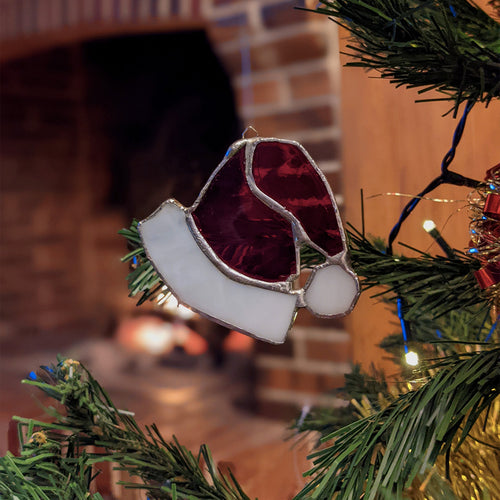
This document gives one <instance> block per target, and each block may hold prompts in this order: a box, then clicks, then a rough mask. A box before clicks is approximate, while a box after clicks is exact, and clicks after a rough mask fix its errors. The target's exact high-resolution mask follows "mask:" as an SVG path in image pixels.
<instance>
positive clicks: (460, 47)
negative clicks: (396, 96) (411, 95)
mask: <svg viewBox="0 0 500 500" xmlns="http://www.w3.org/2000/svg"><path fill="white" fill-rule="evenodd" d="M320 4H321V6H319V7H318V8H317V9H316V10H315V12H318V13H320V14H324V15H327V16H329V17H330V18H331V19H332V20H333V21H335V22H336V23H338V24H339V25H341V26H343V27H344V28H345V29H347V30H348V31H349V32H350V33H351V35H352V40H353V42H352V43H351V44H349V45H347V48H348V49H350V51H351V52H349V53H348V54H347V55H349V56H351V57H352V58H353V59H354V61H352V62H349V63H347V66H360V67H363V68H368V69H375V70H377V71H378V72H380V74H381V76H382V77H383V78H388V79H389V80H390V81H391V83H393V84H395V85H396V86H398V87H399V86H402V85H405V86H406V87H408V88H418V89H419V93H425V92H428V91H430V90H436V91H437V92H439V93H440V94H441V95H442V97H441V98H440V99H436V98H434V97H432V98H429V99H427V100H449V101H454V102H455V106H454V109H455V112H456V111H457V110H458V107H459V105H460V103H462V102H464V101H470V102H474V101H481V102H485V103H486V104H488V103H489V102H490V101H491V100H492V99H496V98H498V97H500V64H499V55H500V24H499V23H498V22H497V21H496V20H495V19H493V18H491V17H490V16H488V15H487V14H486V13H485V12H484V11H483V10H481V9H480V8H479V7H477V6H476V5H475V4H474V3H473V2H471V1H468V0H454V1H453V2H449V1H444V0H431V1H424V0H415V1H412V0H392V1H390V2H388V1H386V0H320ZM424 100H425V99H424Z"/></svg>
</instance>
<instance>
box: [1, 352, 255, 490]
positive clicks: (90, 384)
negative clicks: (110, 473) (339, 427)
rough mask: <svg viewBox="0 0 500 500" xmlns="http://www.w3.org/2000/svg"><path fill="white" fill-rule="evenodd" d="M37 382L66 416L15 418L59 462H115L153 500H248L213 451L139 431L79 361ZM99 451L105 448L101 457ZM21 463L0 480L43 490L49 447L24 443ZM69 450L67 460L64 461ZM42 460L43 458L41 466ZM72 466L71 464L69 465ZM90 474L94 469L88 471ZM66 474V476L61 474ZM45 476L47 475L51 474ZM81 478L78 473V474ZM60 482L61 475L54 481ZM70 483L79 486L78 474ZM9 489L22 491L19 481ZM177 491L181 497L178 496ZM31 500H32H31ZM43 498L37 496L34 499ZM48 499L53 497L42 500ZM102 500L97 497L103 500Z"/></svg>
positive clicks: (151, 430) (64, 363) (48, 370)
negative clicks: (18, 475) (17, 476)
mask: <svg viewBox="0 0 500 500" xmlns="http://www.w3.org/2000/svg"><path fill="white" fill-rule="evenodd" d="M41 368H42V372H41V373H40V374H39V375H37V376H36V379H34V380H33V379H30V380H25V381H24V382H25V383H27V384H30V385H33V386H36V387H38V388H39V389H40V390H41V391H43V392H44V393H45V394H46V395H48V396H50V397H51V398H53V399H55V400H56V401H58V402H59V403H61V404H62V405H64V407H65V412H64V413H63V412H60V411H59V410H56V409H54V408H47V412H48V413H49V414H50V415H51V416H52V417H53V418H54V422H52V423H45V422H34V421H32V420H29V419H24V418H19V417H15V419H16V420H18V421H19V422H20V425H21V426H27V427H28V428H29V431H28V435H31V434H32V432H33V430H34V429H36V431H37V433H41V434H43V436H44V439H45V440H46V441H47V442H49V443H51V445H53V446H55V448H56V452H55V457H57V461H56V460H54V463H60V462H61V460H62V462H61V463H63V464H64V463H66V462H67V461H68V460H70V459H72V460H73V461H74V462H75V463H76V461H78V460H81V461H82V462H81V463H82V465H81V467H80V469H81V468H82V467H84V466H85V467H88V466H89V465H93V464H98V463H102V462H112V463H114V464H116V466H117V469H119V470H123V471H126V472H127V473H128V474H129V475H130V476H137V477H139V478H140V480H141V482H140V483H139V484H137V483H133V484H132V483H126V484H127V485H128V486H130V487H134V488H141V489H144V490H146V491H147V492H148V495H149V497H150V498H154V499H171V498H179V499H191V498H197V499H198V498H199V499H220V500H249V498H248V497H247V496H246V495H245V493H244V492H243V490H242V488H241V487H240V486H239V485H238V483H237V482H236V480H235V479H234V477H233V476H232V475H231V473H229V475H228V476H226V475H223V474H221V473H219V471H218V470H217V467H216V466H215V464H214V461H213V459H212V457H211V455H210V452H209V450H208V448H206V447H205V446H202V447H201V448H200V452H199V454H198V455H197V456H194V455H193V454H192V453H191V452H190V451H188V450H187V449H186V448H185V447H184V446H182V445H180V444H179V442H178V441H177V440H176V439H175V437H174V438H173V441H166V440H165V439H164V438H163V437H162V436H161V434H160V432H159V430H158V428H157V427H156V426H155V425H152V426H151V427H146V428H145V429H144V430H143V429H142V428H141V427H140V426H139V425H138V424H137V422H136V421H135V419H134V417H133V414H131V413H130V412H125V411H122V410H119V409H118V408H116V407H115V406H114V404H113V402H112V401H111V399H110V398H109V396H108V395H107V394H106V392H105V391H104V390H103V389H102V387H101V386H100V385H99V384H98V382H97V381H96V380H95V379H94V378H93V377H92V376H91V374H90V373H89V372H88V371H87V370H86V369H85V368H84V367H83V366H81V365H80V364H79V363H78V362H75V361H73V360H67V359H66V360H61V361H60V362H59V363H57V364H56V365H53V366H52V367H41ZM94 447H98V448H100V449H103V451H102V452H100V453H97V452H95V451H93V450H95V448H94ZM23 448H24V449H25V450H28V451H26V452H23V455H22V456H21V457H20V458H12V457H11V456H10V457H9V456H8V457H6V459H7V460H9V462H8V463H5V464H4V468H3V469H0V479H3V478H2V473H3V476H4V477H5V478H6V481H7V482H9V479H8V478H12V477H13V475H14V474H15V473H16V471H17V470H21V471H22V475H23V477H24V478H26V477H30V478H31V479H30V481H31V483H32V484H33V485H34V486H33V487H34V488H37V487H39V486H40V487H42V486H43V484H44V483H43V480H45V479H44V478H45V476H44V475H43V474H42V477H41V479H40V480H39V476H40V471H43V470H44V467H42V466H41V464H40V461H41V460H42V459H43V460H45V459H47V457H48V455H46V454H44V453H42V452H43V451H45V448H40V449H37V450H35V454H34V455H33V452H34V450H33V449H32V448H29V447H27V446H26V443H23ZM63 450H68V451H67V456H66V457H63V455H62V453H63ZM37 457H41V458H40V461H37V460H38V459H37ZM64 460H66V462H65V461H64ZM89 470H90V469H89ZM60 473H61V474H64V473H65V469H61V470H60ZM44 474H45V473H44ZM75 474H76V471H75ZM55 477H56V478H57V476H55ZM71 479H72V480H74V477H73V473H72V475H71ZM10 482H11V483H12V482H14V484H18V483H19V481H17V482H16V481H13V480H12V479H10ZM173 492H175V493H173ZM24 498H25V497H24ZM34 498H37V497H34ZM40 498H48V497H43V496H42V497H40ZM50 498H68V499H69V498H75V499H76V498H78V499H80V498H82V500H83V498H87V497H83V496H82V497H78V496H74V497H71V496H60V497H57V496H52V497H50ZM98 498H99V497H95V500H97V499H98Z"/></svg>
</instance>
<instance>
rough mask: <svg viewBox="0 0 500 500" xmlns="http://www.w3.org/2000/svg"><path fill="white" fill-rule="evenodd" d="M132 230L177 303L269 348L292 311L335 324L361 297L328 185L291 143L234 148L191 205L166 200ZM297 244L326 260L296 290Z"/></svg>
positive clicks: (245, 142) (247, 142)
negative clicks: (302, 311) (333, 320)
mask: <svg viewBox="0 0 500 500" xmlns="http://www.w3.org/2000/svg"><path fill="white" fill-rule="evenodd" d="M139 233H140V235H141V238H142V242H143V245H144V248H145V250H146V252H147V254H148V257H149V259H150V260H151V262H152V263H153V265H154V266H155V268H156V270H157V272H158V274H159V275H160V276H161V278H162V279H163V280H164V282H165V284H166V285H167V286H168V288H169V289H170V291H171V292H172V293H173V294H174V295H175V296H176V297H177V299H178V300H179V302H180V303H182V304H184V305H186V306H188V307H190V308H191V309H193V310H195V311H197V312H198V313H200V314H201V315H203V316H206V317H208V318H210V319H212V320H213V321H216V322H217V323H220V324H223V325H226V326H228V327H229V328H232V329H235V330H238V331H240V332H243V333H246V334H248V335H251V336H252V337H256V338H259V339H262V340H267V341H268V342H272V343H275V344H279V343H282V342H284V340H285V337H286V334H287V332H288V331H289V330H290V328H291V326H292V324H293V322H294V319H295V316H296V313H297V309H298V308H299V307H306V308H307V309H309V311H311V312H312V313H313V314H315V315H316V316H319V317H324V318H334V317H338V316H343V315H345V314H347V313H349V312H350V311H351V310H352V308H353V307H354V304H355V303H356V300H357V298H358V295H359V284H358V280H357V278H356V275H355V274H354V272H353V271H352V269H351V268H350V267H349V263H348V258H347V248H346V241H345V235H344V231H343V228H342V223H341V220H340V217H339V213H338V209H337V206H336V204H335V200H334V198H333V195H332V192H331V190H330V187H329V186H328V184H327V182H326V179H325V177H324V176H323V174H322V173H321V171H320V170H319V168H318V167H317V166H316V164H315V163H314V161H313V160H312V158H311V157H310V156H309V154H308V153H307V151H306V150H305V149H304V148H303V147H302V145H301V144H299V143H298V142H295V141H288V140H282V139H275V138H263V137H253V138H248V139H247V138H243V139H242V140H239V141H237V142H235V143H233V144H232V145H231V146H230V148H229V150H228V151H227V153H226V155H225V157H224V159H223V160H222V162H221V163H220V164H219V166H218V167H217V168H216V169H215V171H214V172H213V174H212V175H211V177H210V178H209V180H208V182H207V183H206V185H205V186H204V187H203V189H202V190H201V192H200V194H199V196H198V198H197V200H196V201H195V203H194V204H193V205H192V206H191V207H189V208H186V207H183V206H182V205H181V204H180V203H179V202H177V201H176V200H174V199H169V200H167V201H165V202H164V203H163V204H162V205H161V206H160V207H159V208H158V209H157V210H156V211H155V212H154V213H153V214H152V215H150V216H149V217H148V218H147V219H145V220H143V221H142V222H141V223H140V224H139ZM304 245H307V246H308V247H310V248H312V249H314V250H316V251H317V252H319V253H320V254H322V255H323V256H324V258H325V261H324V262H323V263H322V264H320V265H318V266H316V267H314V268H313V269H312V271H311V274H310V276H309V278H308V280H307V282H306V284H305V286H304V287H303V288H300V289H296V288H294V282H295V281H296V279H297V277H298V275H299V273H300V249H301V247H303V246H304Z"/></svg>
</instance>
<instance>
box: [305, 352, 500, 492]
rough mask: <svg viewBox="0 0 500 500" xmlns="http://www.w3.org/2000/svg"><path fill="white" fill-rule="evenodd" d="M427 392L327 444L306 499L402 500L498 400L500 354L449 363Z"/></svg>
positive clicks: (317, 457) (441, 365)
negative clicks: (408, 489) (404, 493)
mask: <svg viewBox="0 0 500 500" xmlns="http://www.w3.org/2000/svg"><path fill="white" fill-rule="evenodd" d="M432 368H433V369H435V370H438V371H437V373H436V375H435V376H434V377H432V378H431V379H430V380H429V381H428V382H427V383H426V384H425V385H423V386H422V387H420V388H418V389H416V390H413V391H410V392H408V393H406V394H402V395H400V396H399V398H398V399H397V400H396V401H394V402H393V403H391V404H390V405H389V406H388V407H386V408H385V409H383V410H380V411H378V412H376V413H374V414H373V415H371V416H369V417H366V418H363V419H361V420H358V421H356V422H353V423H352V424H350V425H348V426H346V427H343V428H341V429H339V430H337V431H335V432H333V433H331V434H329V435H328V436H325V437H324V438H323V442H324V443H325V444H327V445H328V446H327V447H326V448H324V449H321V450H319V451H317V452H315V453H314V454H313V455H311V457H310V458H311V459H313V460H314V462H313V463H314V467H313V468H312V469H311V470H310V471H308V472H307V473H306V475H307V476H310V477H312V480H311V481H310V482H309V483H308V484H307V485H306V486H305V487H304V489H303V490H302V491H301V492H300V493H299V494H298V495H297V497H296V500H301V499H306V498H307V499H325V500H326V499H330V498H333V497H334V495H336V494H338V496H337V497H336V498H338V499H340V498H346V499H347V498H352V499H354V498H365V499H367V500H373V499H375V498H380V497H381V498H387V499H391V500H398V499H401V498H403V492H404V490H405V489H407V488H409V487H410V486H411V484H412V483H413V481H414V480H415V479H416V478H417V477H418V476H419V475H422V474H426V473H427V472H428V470H429V468H430V467H431V466H432V465H433V464H434V463H435V461H436V459H437V458H438V456H439V455H443V454H444V455H446V453H447V452H448V451H451V450H452V445H453V442H454V439H456V438H458V441H457V442H456V445H455V446H454V448H455V449H454V450H453V451H456V449H458V448H459V447H460V445H461V444H462V443H463V441H464V440H465V439H466V438H467V436H468V434H469V432H470V430H471V428H472V427H473V426H474V424H475V423H476V422H477V421H478V419H479V418H480V417H481V416H484V414H485V412H486V413H487V412H488V409H489V408H490V406H491V404H492V403H493V401H494V400H495V398H496V397H497V396H498V387H500V347H499V346H498V344H497V345H496V346H494V347H493V348H492V349H491V350H489V351H483V352H475V353H468V354H462V355H461V356H458V357H457V356H453V357H448V358H444V359H442V360H440V361H438V362H436V363H434V364H433V365H432Z"/></svg>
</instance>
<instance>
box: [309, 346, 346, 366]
mask: <svg viewBox="0 0 500 500" xmlns="http://www.w3.org/2000/svg"><path fill="white" fill-rule="evenodd" d="M305 343H306V357H307V359H316V360H318V361H332V362H334V363H347V362H349V361H351V360H352V346H351V343H350V342H349V341H345V342H326V341H323V340H306V342H305Z"/></svg>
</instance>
